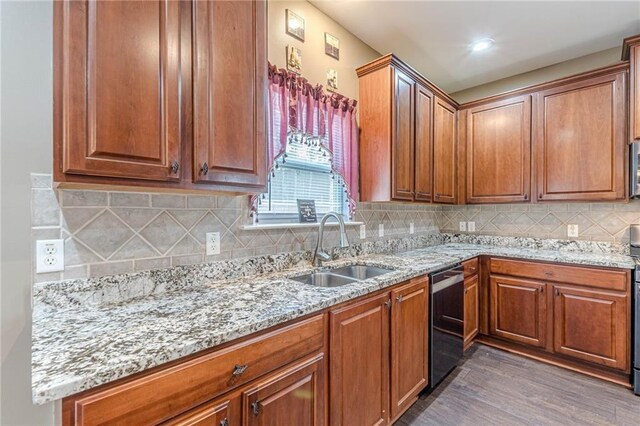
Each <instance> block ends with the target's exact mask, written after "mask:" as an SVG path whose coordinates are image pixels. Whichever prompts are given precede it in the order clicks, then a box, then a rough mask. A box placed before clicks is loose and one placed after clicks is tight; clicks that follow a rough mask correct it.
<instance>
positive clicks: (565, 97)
mask: <svg viewBox="0 0 640 426" xmlns="http://www.w3.org/2000/svg"><path fill="white" fill-rule="evenodd" d="M625 78H626V73H625V72H616V73H611V74H605V75H602V76H598V77H593V78H588V79H583V80H581V81H577V82H572V83H568V84H563V85H560V86H557V87H552V88H549V89H546V90H542V91H539V92H536V93H535V94H534V95H533V109H534V117H535V119H534V132H533V145H534V152H535V157H534V158H535V160H534V161H535V164H536V180H535V182H536V187H537V189H536V194H537V200H538V201H550V200H569V201H591V200H616V199H625V198H626V196H627V191H626V187H627V186H626V183H627V182H626V179H625V177H626V175H627V174H626V173H627V170H626V169H627V167H626V161H625V160H626V158H627V141H626V136H625V135H626V121H627V118H626V106H625V103H626V101H625V100H626V94H625V93H626V92H625Z"/></svg>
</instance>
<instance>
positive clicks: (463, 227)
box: [460, 222, 467, 231]
mask: <svg viewBox="0 0 640 426" xmlns="http://www.w3.org/2000/svg"><path fill="white" fill-rule="evenodd" d="M460 230H461V231H466V230H467V222H460Z"/></svg>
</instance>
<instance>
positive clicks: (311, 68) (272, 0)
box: [268, 0, 381, 99]
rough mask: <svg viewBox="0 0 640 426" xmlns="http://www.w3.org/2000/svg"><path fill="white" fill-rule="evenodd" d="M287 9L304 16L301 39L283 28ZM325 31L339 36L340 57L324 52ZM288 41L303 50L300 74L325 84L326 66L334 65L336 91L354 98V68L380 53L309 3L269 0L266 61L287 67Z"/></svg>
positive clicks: (355, 95)
mask: <svg viewBox="0 0 640 426" xmlns="http://www.w3.org/2000/svg"><path fill="white" fill-rule="evenodd" d="M286 9H291V10H292V11H294V12H295V13H296V14H298V15H300V16H302V17H303V18H304V20H305V27H306V28H305V41H304V43H303V42H301V41H300V40H298V39H296V38H293V37H292V36H290V35H288V34H287V33H286V32H285V10H286ZM325 31H326V32H329V33H330V34H331V35H334V36H336V37H338V39H340V60H339V61H337V60H335V59H333V58H332V57H330V56H328V55H326V54H325V53H324V33H325ZM287 45H291V46H295V47H297V48H299V49H300V50H301V51H302V76H303V77H304V78H306V79H307V80H309V82H311V83H313V84H317V83H319V84H322V85H323V86H325V88H326V79H327V69H329V68H333V69H335V70H337V71H338V92H339V93H341V94H343V95H345V96H347V97H350V98H355V99H357V98H358V77H357V76H356V71H355V70H356V68H357V67H359V66H360V65H363V64H366V63H367V62H370V61H372V60H374V59H376V58H378V57H380V56H381V55H380V54H379V53H378V52H376V51H375V50H374V49H372V48H371V47H369V46H368V45H367V44H365V43H364V42H363V41H362V40H360V39H359V38H356V36H354V35H353V34H351V33H350V32H349V31H347V30H346V29H344V28H343V27H341V26H340V25H339V24H338V23H337V22H335V21H334V20H333V19H331V18H329V17H328V16H327V15H325V14H324V13H322V12H320V11H319V10H318V9H316V8H315V6H313V5H312V4H311V3H309V2H307V1H278V0H269V54H268V57H269V62H271V63H272V64H275V65H277V66H278V68H286V61H285V58H286V47H287Z"/></svg>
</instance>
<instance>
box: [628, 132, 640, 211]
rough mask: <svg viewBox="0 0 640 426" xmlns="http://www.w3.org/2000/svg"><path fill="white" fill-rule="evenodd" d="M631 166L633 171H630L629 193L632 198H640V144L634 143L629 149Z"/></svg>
mask: <svg viewBox="0 0 640 426" xmlns="http://www.w3.org/2000/svg"><path fill="white" fill-rule="evenodd" d="M629 149H630V151H631V152H630V153H629V164H630V166H631V170H630V171H629V179H631V182H630V183H629V191H630V192H631V194H629V195H630V196H631V198H640V142H635V143H632V144H631V146H630V147H629Z"/></svg>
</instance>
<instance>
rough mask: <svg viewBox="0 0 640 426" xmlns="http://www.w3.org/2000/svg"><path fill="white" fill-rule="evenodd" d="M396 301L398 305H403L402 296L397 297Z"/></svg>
mask: <svg viewBox="0 0 640 426" xmlns="http://www.w3.org/2000/svg"><path fill="white" fill-rule="evenodd" d="M396 300H397V301H398V303H402V295H400V296H398V297H396Z"/></svg>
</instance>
